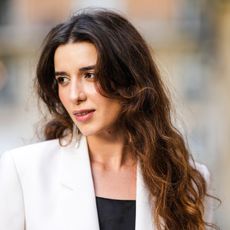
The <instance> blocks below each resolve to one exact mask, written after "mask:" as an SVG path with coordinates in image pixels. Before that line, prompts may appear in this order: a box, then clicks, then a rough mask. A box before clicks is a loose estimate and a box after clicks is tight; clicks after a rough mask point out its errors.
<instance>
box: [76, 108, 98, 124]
mask: <svg viewBox="0 0 230 230" xmlns="http://www.w3.org/2000/svg"><path fill="white" fill-rule="evenodd" d="M94 112H95V109H83V110H77V111H74V112H73V115H74V117H75V119H76V120H77V121H79V122H85V121H88V120H90V119H91V118H92V116H93V114H94Z"/></svg>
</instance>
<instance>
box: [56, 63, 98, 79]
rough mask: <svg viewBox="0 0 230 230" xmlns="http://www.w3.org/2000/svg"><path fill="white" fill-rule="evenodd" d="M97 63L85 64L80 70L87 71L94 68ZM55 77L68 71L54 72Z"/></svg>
mask: <svg viewBox="0 0 230 230" xmlns="http://www.w3.org/2000/svg"><path fill="white" fill-rule="evenodd" d="M95 67H96V65H89V66H84V67H81V68H80V69H79V72H85V71H89V70H94V69H95ZM54 75H55V77H57V76H60V75H68V74H67V73H66V72H63V71H60V72H55V73H54Z"/></svg>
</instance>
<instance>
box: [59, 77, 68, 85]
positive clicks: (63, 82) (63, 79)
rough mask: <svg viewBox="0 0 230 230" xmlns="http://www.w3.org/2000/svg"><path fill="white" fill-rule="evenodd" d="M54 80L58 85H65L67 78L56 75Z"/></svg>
mask: <svg viewBox="0 0 230 230" xmlns="http://www.w3.org/2000/svg"><path fill="white" fill-rule="evenodd" d="M56 81H57V82H58V84H59V85H66V84H67V83H68V82H69V79H68V78H67V77H65V76H57V77H56Z"/></svg>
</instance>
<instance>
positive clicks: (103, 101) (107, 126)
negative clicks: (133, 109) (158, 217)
mask: <svg viewBox="0 0 230 230" xmlns="http://www.w3.org/2000/svg"><path fill="white" fill-rule="evenodd" d="M96 63H97V50H96V48H95V46H94V45H93V44H91V43H89V42H77V43H68V44H65V45H61V46H59V47H58V48H57V49H56V51H55V55H54V66H55V75H56V79H57V82H58V92H59V98H60V100H61V102H62V104H63V106H64V107H65V109H66V110H67V112H68V113H69V115H70V117H71V118H72V120H73V122H74V123H75V124H76V125H77V127H78V128H79V130H80V131H81V133H82V134H83V135H85V136H86V137H87V142H88V147H89V154H90V160H91V168H92V174H93V179H94V186H95V193H96V196H99V197H107V198H112V199H126V200H127V199H128V200H134V199H135V197H136V160H135V159H133V157H132V155H131V153H130V152H128V151H127V149H126V147H125V145H124V136H123V135H124V134H123V132H122V131H121V130H119V127H117V126H116V121H117V118H118V115H119V113H120V110H121V105H120V103H119V101H117V100H114V99H110V98H106V97H104V96H102V95H101V94H100V93H99V92H98V90H97V87H96V80H95V74H94V72H95V69H94V67H95V65H96ZM80 109H94V110H95V112H94V113H93V116H92V117H91V118H90V119H89V120H87V121H84V122H79V121H77V120H76V117H75V116H74V114H73V112H74V111H76V110H80ZM111 181H112V182H113V183H111Z"/></svg>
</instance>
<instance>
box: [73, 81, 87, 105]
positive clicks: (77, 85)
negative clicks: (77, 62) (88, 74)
mask: <svg viewBox="0 0 230 230" xmlns="http://www.w3.org/2000/svg"><path fill="white" fill-rule="evenodd" d="M69 98H70V100H71V101H72V102H73V103H75V104H79V103H80V102H81V101H84V100H86V94H85V92H84V87H83V86H82V83H81V82H80V81H77V80H73V81H71V84H70V88H69Z"/></svg>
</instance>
